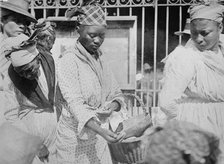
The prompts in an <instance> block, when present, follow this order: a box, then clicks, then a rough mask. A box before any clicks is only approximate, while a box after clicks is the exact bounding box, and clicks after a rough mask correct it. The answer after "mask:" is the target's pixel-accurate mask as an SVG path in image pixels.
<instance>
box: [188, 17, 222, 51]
mask: <svg viewBox="0 0 224 164" xmlns="http://www.w3.org/2000/svg"><path fill="white" fill-rule="evenodd" d="M190 28H191V38H192V40H193V41H194V43H195V45H196V47H197V48H198V49H199V50H200V51H204V50H212V51H215V50H217V48H218V42H219V35H220V34H221V32H222V24H219V23H217V22H215V21H211V20H207V19H195V20H193V21H192V22H191V26H190Z"/></svg>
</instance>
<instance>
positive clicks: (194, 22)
mask: <svg viewBox="0 0 224 164" xmlns="http://www.w3.org/2000/svg"><path fill="white" fill-rule="evenodd" d="M223 11H224V7H223V6H222V5H219V4H216V3H214V2H213V3H206V4H200V5H195V6H191V7H190V8H189V13H190V19H191V23H190V30H191V38H192V42H190V43H189V44H188V48H186V47H181V46H180V47H177V48H176V49H175V50H174V51H173V52H172V53H171V54H170V55H169V56H168V57H167V58H166V59H165V60H164V61H165V69H164V78H163V85H162V90H161V92H160V95H159V106H160V107H159V108H154V109H153V110H152V116H153V122H154V124H155V125H159V124H164V123H165V122H166V121H167V120H170V119H178V120H184V121H188V122H192V123H194V124H196V125H198V126H199V127H201V128H202V129H205V130H207V131H209V132H212V133H214V134H216V135H217V136H218V137H219V139H220V149H221V150H222V151H223V152H224V86H223V84H224V56H223V55H224V47H223V46H224V44H223V43H222V42H221V41H220V39H219V37H220V34H221V32H222V30H223V25H222V17H223ZM221 158H222V159H221ZM220 161H221V163H224V161H223V154H222V156H221V157H220Z"/></svg>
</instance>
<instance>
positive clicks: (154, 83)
mask: <svg viewBox="0 0 224 164" xmlns="http://www.w3.org/2000/svg"><path fill="white" fill-rule="evenodd" d="M154 8H155V14H154V15H155V18H154V55H153V59H154V63H153V68H154V69H153V73H154V76H153V107H155V106H156V61H157V59H156V57H157V28H158V1H157V0H156V1H155V7H154Z"/></svg>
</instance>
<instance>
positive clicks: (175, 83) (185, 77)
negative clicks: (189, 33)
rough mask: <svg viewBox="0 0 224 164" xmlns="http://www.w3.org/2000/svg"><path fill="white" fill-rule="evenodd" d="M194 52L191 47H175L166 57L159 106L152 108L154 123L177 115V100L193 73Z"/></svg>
mask: <svg viewBox="0 0 224 164" xmlns="http://www.w3.org/2000/svg"><path fill="white" fill-rule="evenodd" d="M194 55H195V53H194V52H193V50H192V49H187V48H184V47H177V48H176V49H175V50H174V51H173V52H172V53H171V54H170V55H169V56H168V58H167V59H166V61H165V62H166V64H165V69H164V78H163V80H162V83H163V85H162V90H161V92H160V93H159V107H155V108H152V121H153V124H154V125H162V124H164V123H165V122H166V121H167V120H170V119H173V118H175V117H176V116H177V110H178V102H177V101H178V100H179V99H181V98H182V96H184V92H185V90H186V89H187V87H188V85H189V84H190V82H191V80H192V79H193V77H194V75H195V68H194V67H195V64H194V62H195V57H194Z"/></svg>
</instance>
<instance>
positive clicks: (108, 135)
mask: <svg viewBox="0 0 224 164" xmlns="http://www.w3.org/2000/svg"><path fill="white" fill-rule="evenodd" d="M86 127H88V128H90V129H92V130H93V131H94V132H96V133H97V134H99V135H101V136H102V137H103V138H104V139H105V140H106V141H107V142H110V143H113V142H117V141H118V140H120V139H121V138H122V136H121V135H117V134H115V133H113V132H112V131H110V130H108V129H105V128H101V127H100V125H99V124H98V123H97V121H95V120H94V118H91V119H90V120H89V121H88V122H87V123H86Z"/></svg>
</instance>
